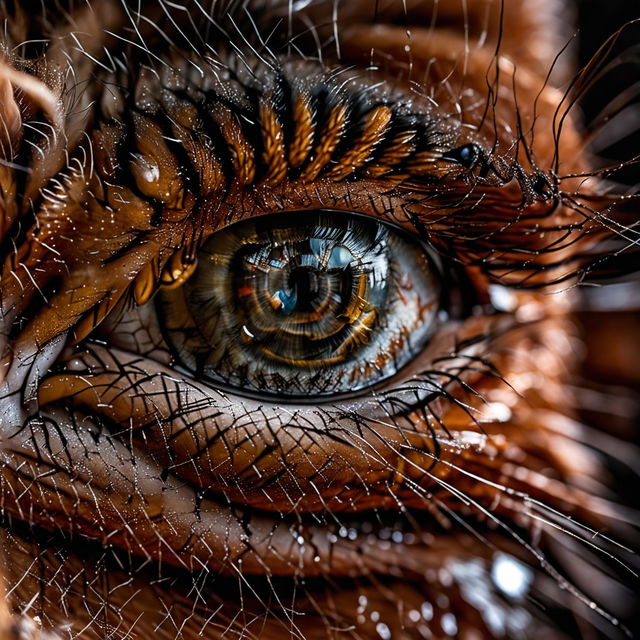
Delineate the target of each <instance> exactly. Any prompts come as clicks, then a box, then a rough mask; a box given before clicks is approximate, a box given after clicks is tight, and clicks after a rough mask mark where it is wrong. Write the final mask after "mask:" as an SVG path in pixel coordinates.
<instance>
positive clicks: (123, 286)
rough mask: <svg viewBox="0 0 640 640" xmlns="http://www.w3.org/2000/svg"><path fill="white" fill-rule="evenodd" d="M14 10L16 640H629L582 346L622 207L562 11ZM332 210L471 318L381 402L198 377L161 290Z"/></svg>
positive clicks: (448, 330) (615, 524)
mask: <svg viewBox="0 0 640 640" xmlns="http://www.w3.org/2000/svg"><path fill="white" fill-rule="evenodd" d="M297 5H299V6H297ZM445 5H446V6H445ZM0 7H2V8H1V9H0V10H1V11H2V13H3V15H2V17H3V19H6V22H5V24H6V25H7V28H6V29H5V31H4V33H5V35H4V36H3V38H4V40H3V60H2V62H1V65H0V105H1V106H2V111H1V112H0V114H1V117H2V120H3V128H2V132H1V136H2V137H1V138H0V141H1V142H2V147H1V150H2V154H3V155H2V158H3V161H4V162H3V163H2V164H0V188H1V191H0V216H1V218H0V242H1V248H2V258H3V266H2V275H1V279H0V296H1V297H0V303H1V305H0V358H1V360H0V366H1V367H2V368H1V369H0V381H1V382H2V385H3V386H2V387H1V391H0V412H1V413H0V426H1V438H2V441H1V445H2V452H1V453H2V478H1V484H0V496H1V499H2V512H3V516H4V521H3V528H2V529H1V533H0V535H1V536H2V548H3V550H4V558H5V565H4V574H5V583H6V587H7V589H8V592H9V593H8V597H7V601H6V606H5V609H3V610H1V611H0V625H4V629H5V630H4V631H3V633H4V634H5V635H4V636H2V637H6V636H7V634H13V637H16V638H23V637H24V638H40V639H41V640H44V639H45V638H51V637H54V638H56V637H59V638H82V639H84V638H96V639H98V638H100V639H101V638H114V639H115V638H118V639H120V638H122V639H124V638H152V637H155V638H166V639H167V640H169V639H171V640H175V639H177V638H196V637H205V638H212V639H213V638H236V637H242V638H263V639H265V640H267V639H271V638H274V639H275V638H288V637H291V638H308V639H309V640H311V639H315V638H354V639H355V638H358V639H360V638H362V639H364V638H382V639H383V640H385V639H387V638H402V639H404V638H430V637H435V638H443V637H452V636H453V637H460V638H463V639H465V640H473V639H476V638H498V637H514V638H521V637H522V638H545V639H547V638H566V637H581V635H584V637H597V636H596V635H595V634H597V633H599V632H598V631H597V629H598V628H599V627H600V628H603V629H604V631H603V632H602V633H604V637H611V638H615V637H623V635H624V633H625V631H624V630H621V629H620V623H619V621H618V617H624V616H625V615H627V610H628V608H629V605H630V601H631V594H630V593H629V587H627V586H625V584H624V583H625V581H626V580H627V578H626V576H627V575H628V574H625V573H624V569H619V571H620V574H618V573H615V572H613V573H612V569H611V567H610V566H609V565H611V566H613V567H615V566H616V561H615V559H616V558H617V559H619V560H620V561H621V562H628V561H629V560H628V557H627V555H626V552H625V551H624V550H621V549H620V548H619V547H617V546H616V544H615V543H613V542H610V541H609V540H606V539H604V538H601V537H599V536H598V534H597V533H596V532H597V531H601V530H606V531H607V535H609V534H610V535H612V536H613V537H619V538H620V539H622V540H625V541H628V540H632V538H634V537H635V536H634V530H633V529H632V527H631V526H630V525H628V524H627V522H626V520H630V519H633V514H627V513H625V512H624V510H622V509H621V508H619V507H618V506H616V504H615V493H614V492H612V491H609V490H608V489H607V483H608V477H607V474H606V471H605V468H604V465H603V460H602V458H601V457H600V456H599V454H598V450H599V449H603V450H604V449H607V450H612V451H615V450H617V449H616V448H617V447H620V444H619V443H618V442H617V441H616V440H615V439H614V438H613V437H612V436H609V435H608V434H607V433H606V432H604V431H602V432H600V431H598V432H597V436H596V435H594V434H595V433H596V430H590V428H589V427H586V426H585V425H583V424H582V423H581V422H580V421H579V420H578V417H577V414H576V412H575V411H574V410H573V407H574V406H575V405H576V392H575V389H574V387H575V385H573V384H569V383H570V381H572V377H573V376H574V373H573V369H574V361H575V360H576V359H577V358H578V357H579V354H580V351H581V348H582V347H581V343H580V341H579V339H578V337H577V336H576V331H575V328H574V326H573V325H572V322H571V320H570V318H569V314H570V312H571V310H572V305H573V303H574V298H575V293H574V292H573V291H572V288H571V285H572V284H573V283H574V282H575V281H576V280H578V279H580V278H581V277H583V276H584V275H585V274H586V273H588V272H587V268H588V263H589V258H588V257H587V254H592V255H597V254H598V253H599V252H601V251H606V250H608V249H606V248H603V247H605V245H604V243H605V241H606V240H607V238H608V237H609V236H611V235H613V234H612V227H613V228H614V230H615V223H611V220H612V219H613V220H614V221H615V220H616V216H617V215H618V213H619V211H621V210H622V209H623V208H624V207H626V206H627V205H626V201H622V200H619V199H617V198H616V197H615V196H612V195H608V196H604V195H602V194H601V189H600V188H599V185H598V180H597V178H591V177H587V173H588V167H589V159H588V157H587V155H586V151H585V148H584V146H585V145H584V142H583V140H582V136H581V134H580V133H579V131H578V129H577V127H576V126H575V124H574V122H573V120H572V117H573V114H572V113H571V112H570V111H569V112H568V111H567V110H568V109H570V106H571V103H570V101H569V100H567V99H566V94H565V93H564V92H562V91H560V90H558V89H556V88H554V86H553V84H551V82H550V81H549V79H548V78H547V74H548V71H549V69H550V68H551V67H552V66H553V61H554V57H555V55H556V53H557V52H558V50H559V48H560V45H559V44H558V43H559V42H560V41H561V33H560V32H561V30H562V29H563V28H564V25H563V23H562V22H561V21H560V20H559V19H558V16H557V13H558V11H557V7H556V6H555V3H551V2H544V3H541V2H533V1H532V2H528V1H527V2H524V1H523V2H509V1H507V2H505V4H504V7H501V6H500V4H499V3H497V2H491V1H489V0H479V1H474V2H472V1H469V2H467V3H460V6H458V3H435V4H434V3H431V2H427V1H425V2H409V3H408V4H407V3H402V2H396V1H395V0H388V1H386V2H380V3H376V10H375V11H373V10H372V8H371V7H372V3H369V2H364V1H362V2H352V3H349V5H348V6H345V7H340V9H339V11H340V13H339V16H338V18H339V20H338V22H337V23H336V22H335V20H334V19H335V17H336V16H335V11H337V9H336V5H334V4H333V3H330V2H310V3H294V7H293V8H294V11H293V13H292V14H289V3H284V2H283V3H279V2H265V3H255V6H251V7H250V13H249V14H247V13H246V12H243V11H242V10H241V9H239V8H237V7H230V8H229V7H225V6H222V5H220V4H218V5H215V6H214V8H213V10H212V13H211V14H209V13H208V9H205V8H202V7H200V5H198V4H196V3H193V4H189V5H187V7H186V9H187V10H184V11H183V10H182V9H181V8H180V7H177V6H171V7H170V6H168V5H166V4H164V3H160V2H158V3H156V2H148V3H143V5H142V7H143V8H142V12H143V13H142V16H138V15H137V14H136V10H137V3H130V4H124V5H123V4H119V3H116V2H111V1H109V0H103V1H102V2H100V1H96V2H92V3H91V4H90V5H87V4H85V3H77V4H76V3H71V4H68V3H65V4H64V7H61V8H62V9H65V11H60V10H54V9H53V8H50V9H49V11H47V12H44V13H43V12H42V10H41V9H40V8H39V5H38V4H37V3H34V6H33V7H30V6H28V5H27V6H25V5H22V6H21V7H19V6H14V4H13V3H7V4H5V5H0ZM58 9H60V8H58ZM502 9H503V10H502ZM248 15H249V16H250V17H248ZM212 16H213V17H212ZM285 25H286V27H285ZM236 27H237V28H236ZM254 27H255V33H254V31H252V29H254ZM310 27H312V28H310ZM274 29H275V31H274ZM224 30H226V32H225V31H224ZM286 30H289V32H290V34H291V35H292V36H295V37H294V39H293V40H292V42H293V43H294V44H295V47H293V48H289V49H287V47H286V46H282V41H283V38H284V39H285V40H286V37H285V36H283V35H282V33H283V32H284V31H286ZM239 32H241V33H242V35H239ZM272 32H273V33H274V35H272V36H271V37H270V40H269V41H268V46H262V45H261V43H260V42H261V41H260V38H267V36H268V34H270V33H272ZM256 33H257V34H258V35H257V36H256V35H255V34H256ZM114 34H115V35H114ZM336 34H337V37H338V40H337V42H336V41H335V40H332V39H333V38H335V36H336ZM34 38H35V39H37V38H44V39H46V40H47V41H48V42H47V44H42V43H37V42H36V43H35V44H33V45H28V44H25V45H23V46H21V45H22V43H24V42H27V41H29V40H31V39H34ZM317 42H320V43H324V44H323V45H322V47H321V53H322V63H320V62H318V61H316V60H313V59H310V57H309V56H306V57H305V56H304V55H303V54H304V53H309V52H312V53H316V54H317V53H318V50H317V47H318V45H317V44H316V43H317ZM252 47H253V48H252ZM496 52H497V53H496ZM569 68H570V65H569V63H568V62H565V61H564V60H563V61H562V62H561V63H559V64H557V65H555V67H554V72H553V74H551V76H552V78H553V82H557V83H560V82H562V81H563V80H564V79H565V78H566V77H567V70H568V69H569ZM318 96H322V98H318ZM469 145H473V146H469ZM465 146H466V148H467V149H471V150H473V153H475V154H476V156H475V157H474V160H473V161H472V162H465V161H463V160H461V159H460V157H461V156H460V155H459V154H460V151H459V150H460V149H462V148H464V147H465ZM25 168H26V169H27V171H25ZM322 207H324V208H332V209H337V210H346V211H353V212H358V213H363V214H366V215H370V216H375V217H378V218H380V219H382V220H385V221H388V222H393V223H394V224H397V225H398V226H401V227H403V228H404V229H406V230H407V231H409V232H410V233H415V234H418V235H419V236H420V237H422V238H423V240H425V241H429V243H430V244H431V246H432V247H434V248H435V250H437V251H438V252H439V253H441V255H442V256H443V260H445V261H448V262H447V264H449V263H455V264H457V265H458V267H456V268H457V269H459V270H460V271H461V272H462V273H463V274H464V278H463V279H464V281H465V282H466V283H467V287H468V290H467V291H466V292H464V293H461V294H460V295H459V297H461V298H462V299H461V300H460V301H459V302H458V303H457V304H458V306H460V307H461V308H462V307H465V304H466V303H467V298H466V297H465V296H469V300H473V303H474V305H473V309H471V310H469V313H466V314H463V313H460V314H459V315H458V316H456V315H455V314H452V317H451V318H449V319H448V321H446V322H443V323H442V325H441V327H440V328H439V330H438V333H437V334H436V336H435V337H434V339H433V340H432V341H431V342H430V344H429V345H428V346H427V348H426V349H425V351H424V353H422V354H421V355H420V356H419V357H418V358H417V359H416V361H415V362H414V363H412V364H411V365H410V366H409V367H407V368H406V369H405V370H404V371H402V372H401V373H400V374H399V375H398V377H397V378H396V379H394V380H393V381H392V382H391V383H390V384H389V385H388V386H385V387H384V388H383V389H381V390H377V391H376V392H375V393H374V392H372V393H370V394H367V395H365V396H362V397H359V398H354V399H349V400H344V401H343V400H339V401H336V402H329V403H320V402H318V404H317V406H316V405H312V404H304V405H303V404H300V405H293V404H286V403H284V402H283V403H273V402H268V401H262V400H260V399H247V398H242V397H240V396H234V395H233V394H228V393H224V392H221V391H219V390H217V389H215V388H212V387H211V386H210V385H208V384H207V383H206V382H205V381H202V380H198V379H197V378H193V377H191V376H189V375H188V374H187V373H185V372H184V371H180V370H177V369H176V368H175V363H174V362H173V360H172V357H171V353H170V350H169V349H168V347H167V346H166V344H165V343H164V338H163V335H162V331H161V326H160V325H161V319H158V317H157V316H156V314H155V311H154V310H155V306H154V305H155V302H154V295H155V293H156V292H157V289H158V287H159V286H166V287H172V286H173V287H176V286H179V285H180V284H181V283H182V282H184V281H185V280H186V279H187V278H188V277H189V275H190V274H191V273H192V271H193V265H194V260H195V258H196V257H197V250H198V247H199V246H200V244H201V243H202V241H203V239H204V238H206V237H208V236H209V235H211V234H212V233H214V232H215V231H216V230H218V229H220V228H222V227H223V226H225V225H228V224H230V223H233V222H236V221H238V220H242V219H247V218H249V217H251V216H256V215H262V214H268V213H271V212H277V211H296V210H300V209H313V208H322ZM605 212H606V214H607V216H608V217H607V218H606V219H605V218H604V213H605ZM497 283H499V285H500V286H501V287H502V289H500V291H501V292H502V295H503V296H506V298H503V299H502V302H500V301H498V302H496V299H495V290H494V289H490V288H489V287H490V285H496V284H497ZM471 292H472V293H471ZM551 293H554V294H555V295H550V294H551ZM454 306H455V305H454ZM407 389H408V390H407ZM592 445H593V446H592ZM594 448H595V450H594ZM613 556H615V558H614V559H612V557H613ZM596 559H598V560H596ZM500 562H503V563H504V562H506V563H507V564H506V565H504V564H502V565H501V564H500ZM499 566H508V567H511V569H512V570H514V567H515V570H516V572H518V571H519V572H520V573H519V574H518V573H517V575H520V576H523V578H522V582H521V584H523V585H524V588H525V592H523V593H521V594H519V595H514V594H513V593H511V595H510V594H509V591H508V589H506V588H505V587H504V585H503V586H502V587H501V584H502V583H501V582H500V580H499V579H498V578H496V575H497V573H496V572H497V570H498V569H497V567H499ZM616 570H618V569H616ZM621 576H622V577H621ZM632 589H633V587H631V590H632ZM9 637H12V636H11V635H9Z"/></svg>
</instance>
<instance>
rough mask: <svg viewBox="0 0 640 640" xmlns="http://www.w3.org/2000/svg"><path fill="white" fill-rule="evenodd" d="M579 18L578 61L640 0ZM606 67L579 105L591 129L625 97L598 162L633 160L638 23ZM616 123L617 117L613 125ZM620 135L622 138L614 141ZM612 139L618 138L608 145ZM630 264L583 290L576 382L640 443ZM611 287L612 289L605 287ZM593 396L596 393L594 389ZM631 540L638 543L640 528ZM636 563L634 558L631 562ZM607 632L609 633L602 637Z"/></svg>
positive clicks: (636, 262)
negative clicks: (616, 278)
mask: <svg viewBox="0 0 640 640" xmlns="http://www.w3.org/2000/svg"><path fill="white" fill-rule="evenodd" d="M574 2H575V5H576V12H577V23H578V28H579V31H578V37H579V40H578V48H577V53H578V57H579V63H580V66H581V67H582V66H584V65H586V64H587V63H588V62H589V60H590V59H591V58H592V56H593V55H594V54H596V52H597V51H598V49H599V47H601V46H602V45H603V43H604V42H605V41H606V40H607V38H608V37H609V36H611V35H612V34H613V33H615V32H616V31H617V30H618V29H620V28H621V27H622V26H623V25H625V24H627V23H629V22H630V21H632V20H636V19H638V18H640V0H574ZM607 61H608V63H609V67H608V71H607V72H605V73H604V74H603V76H602V78H601V79H600V80H598V81H597V82H596V83H595V84H594V86H593V88H592V89H591V90H590V91H589V92H588V93H587V94H586V96H585V98H584V99H583V100H582V101H581V103H580V108H581V110H582V113H583V116H584V125H585V127H586V128H587V129H590V128H593V127H597V126H598V123H599V122H600V121H601V118H600V117H599V114H601V113H602V110H603V109H605V108H606V107H607V106H608V105H610V104H611V103H612V101H614V100H619V99H620V97H625V96H626V98H627V100H625V101H624V102H625V103H626V104H627V106H626V108H625V110H624V111H623V112H622V113H621V115H619V116H617V117H618V118H619V122H618V123H616V126H614V127H613V128H612V129H613V133H615V132H616V131H617V132H618V135H613V134H612V135H610V133H611V132H612V129H609V130H608V131H607V133H605V134H603V136H602V137H601V138H603V139H601V140H598V138H597V137H596V142H599V144H596V145H595V147H596V149H594V151H596V152H597V154H598V155H599V156H600V157H599V159H598V162H599V165H600V166H608V165H611V164H615V163H616V162H619V161H625V160H629V159H631V158H633V157H635V156H638V155H639V154H640V24H633V25H628V24H627V26H626V27H625V28H624V29H623V30H622V32H621V33H620V36H619V38H618V40H617V42H616V44H615V45H614V47H613V49H612V51H611V53H610V55H609V56H608V58H607ZM612 124H613V123H612ZM616 138H619V139H617V140H616ZM610 141H613V142H612V143H610ZM615 179H616V181H617V182H620V183H623V184H625V185H629V187H628V191H629V192H633V193H637V192H638V191H639V189H640V165H639V164H638V163H636V164H634V165H633V166H631V167H628V168H626V169H624V170H622V171H620V172H618V173H617V174H616V176H615ZM634 209H635V211H632V212H631V219H630V220H628V221H627V223H632V222H634V221H638V220H640V215H638V212H640V203H639V204H638V205H636V206H635V207H634ZM632 255H633V256H635V257H632V259H631V263H632V267H633V268H634V269H635V271H636V274H635V275H631V276H628V277H626V278H624V279H623V280H624V282H623V283H622V284H616V285H614V286H613V287H608V288H607V289H605V290H602V289H601V290H599V291H598V290H589V289H587V290H586V291H585V290H583V295H582V298H583V307H584V308H583V310H581V311H579V312H578V313H576V316H575V317H576V322H577V324H578V326H579V328H580V329H581V331H582V334H583V337H584V339H585V343H586V345H587V352H586V358H585V360H584V364H583V370H582V375H583V379H582V380H580V381H579V382H578V385H579V386H580V387H582V388H583V389H584V393H581V394H580V396H581V401H582V404H583V406H582V414H583V418H584V420H585V422H587V423H588V424H592V425H595V426H597V427H599V428H600V429H602V430H603V431H605V432H607V433H612V434H614V435H616V436H619V437H620V439H621V440H620V446H621V447H624V446H625V445H624V442H625V441H626V442H628V443H629V444H630V445H632V446H633V445H635V446H640V277H639V276H638V273H637V272H638V270H640V253H638V252H633V253H632ZM607 292H609V293H607ZM590 394H592V395H590ZM626 453H627V454H628V455H625V456H624V457H625V458H626V460H625V461H623V462H621V461H620V460H616V459H615V457H612V458H611V459H610V460H609V467H610V471H611V473H612V475H613V476H614V478H615V480H616V482H617V487H616V491H617V493H618V495H619V496H620V500H621V501H622V502H623V503H625V504H626V505H627V506H628V507H631V508H632V509H634V510H635V513H636V526H637V522H638V520H637V514H638V513H640V471H639V469H640V459H638V458H639V457H640V456H639V455H638V453H637V450H634V449H633V448H632V447H629V448H628V451H627V452H626ZM637 531H638V530H637V529H636V534H635V540H630V541H629V546H631V547H632V548H634V549H636V550H638V549H640V534H638V533H637ZM632 564H635V568H636V570H637V568H638V561H637V559H636V560H635V561H634V562H632ZM627 580H629V584H628V585H627V586H628V588H629V589H630V590H631V591H632V592H635V594H636V602H637V606H636V607H635V609H633V610H632V611H629V612H628V615H627V618H626V620H625V622H626V624H627V625H628V627H629V628H630V629H631V630H632V631H633V632H635V634H636V635H635V636H634V637H640V596H639V595H638V592H639V591H640V583H639V582H638V580H636V579H633V578H630V576H627ZM602 637H606V636H602Z"/></svg>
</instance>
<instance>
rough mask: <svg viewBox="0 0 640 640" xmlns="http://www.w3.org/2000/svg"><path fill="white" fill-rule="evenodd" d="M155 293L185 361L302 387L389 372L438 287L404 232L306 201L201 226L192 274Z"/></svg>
mask: <svg viewBox="0 0 640 640" xmlns="http://www.w3.org/2000/svg"><path fill="white" fill-rule="evenodd" d="M159 298H160V301H159V307H160V316H161V322H163V325H164V330H165V333H166V335H167V338H168V342H169V344H170V346H172V348H173V350H174V355H175V357H176V359H177V360H178V361H179V362H180V363H181V364H182V365H183V366H185V367H187V368H188V369H190V370H191V371H192V372H193V373H195V374H197V375H199V376H202V377H204V378H207V379H210V380H212V381H214V382H217V383H222V384H226V385H229V386H231V387H233V388H234V389H240V390H245V391H248V392H261V393H267V394H268V393H271V394H278V395H283V396H303V395H306V394H313V395H317V394H326V395H328V394H338V393H345V392H349V391H358V390H360V389H363V388H366V387H369V386H371V385H374V384H376V383H378V382H380V381H381V380H383V379H385V378H388V377H389V376H392V375H394V374H395V373H396V372H397V371H398V370H399V369H400V368H402V367H403V366H404V365H406V364H407V363H408V362H409V361H410V360H411V359H412V358H413V357H414V356H415V355H416V354H417V353H418V352H419V351H420V349H421V348H422V347H424V345H425V343H426V341H427V339H428V337H429V335H430V332H431V329H432V327H433V323H434V318H435V317H436V315H437V312H438V310H439V309H438V307H439V298H440V287H439V279H438V276H437V272H436V269H435V267H434V264H433V261H432V260H431V259H430V258H429V256H428V255H427V253H426V251H425V249H424V248H423V247H422V246H421V245H420V244H418V243H417V242H416V241H415V240H413V239H411V238H410V237H409V236H407V235H406V234H405V233H403V232H401V231H400V230H396V229H394V228H392V227H390V226H388V225H385V224H381V223H379V222H377V221H375V220H373V219H370V218H367V217H365V216H361V215H356V214H351V213H345V212H331V211H328V210H317V211H295V212H288V213H282V214H273V215H268V216H263V217H260V218H257V219H255V220H251V221H247V222H242V223H239V224H236V225H233V226H231V227H229V228H227V229H225V230H223V231H220V232H218V233H216V234H214V235H212V236H211V237H210V238H209V239H208V240H207V241H206V242H205V243H204V245H203V246H202V248H201V249H200V251H199V253H198V265H197V268H196V269H195V270H194V272H193V275H192V276H191V277H190V278H189V279H188V280H187V282H186V283H185V284H183V285H182V286H181V287H179V288H177V289H165V290H163V291H162V293H161V294H160V296H159Z"/></svg>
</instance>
